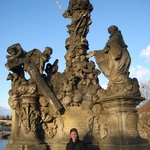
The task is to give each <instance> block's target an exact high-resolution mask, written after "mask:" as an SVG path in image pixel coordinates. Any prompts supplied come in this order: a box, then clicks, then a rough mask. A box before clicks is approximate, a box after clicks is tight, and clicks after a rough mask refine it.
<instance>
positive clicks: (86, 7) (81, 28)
mask: <svg viewBox="0 0 150 150" xmlns="http://www.w3.org/2000/svg"><path fill="white" fill-rule="evenodd" d="M92 10H93V6H92V5H91V4H90V2H89V0H82V1H81V0H70V2H69V6H68V9H67V10H66V11H65V12H64V14H63V16H64V17H65V18H71V19H72V23H71V25H68V26H67V27H68V29H69V31H68V32H69V34H70V35H72V36H73V35H74V36H76V35H78V36H81V37H85V36H86V35H87V33H88V31H89V29H88V25H90V24H91V23H92V21H91V19H90V12H91V11H92Z"/></svg>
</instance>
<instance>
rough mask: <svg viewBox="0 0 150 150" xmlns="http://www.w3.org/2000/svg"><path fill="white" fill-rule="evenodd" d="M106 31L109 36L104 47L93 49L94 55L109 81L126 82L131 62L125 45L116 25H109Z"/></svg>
mask: <svg viewBox="0 0 150 150" xmlns="http://www.w3.org/2000/svg"><path fill="white" fill-rule="evenodd" d="M108 32H109V33H110V37H109V40H108V41H107V43H106V45H105V47H104V49H103V50H96V51H94V57H95V59H96V62H97V64H98V66H99V68H100V69H101V71H102V72H103V73H104V75H105V76H106V77H107V78H108V79H109V81H110V82H111V83H122V82H126V80H127V79H128V76H129V67H130V63H131V58H130V55H129V52H128V50H127V45H126V44H125V42H124V39H123V37H122V34H121V31H120V30H118V27H117V26H115V25H112V26H110V27H109V28H108Z"/></svg>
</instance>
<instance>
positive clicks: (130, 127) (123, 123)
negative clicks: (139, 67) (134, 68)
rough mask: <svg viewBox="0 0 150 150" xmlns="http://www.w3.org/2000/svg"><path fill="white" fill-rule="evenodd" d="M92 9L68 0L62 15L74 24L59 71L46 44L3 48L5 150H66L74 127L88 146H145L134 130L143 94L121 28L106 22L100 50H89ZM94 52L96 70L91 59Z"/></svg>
mask: <svg viewBox="0 0 150 150" xmlns="http://www.w3.org/2000/svg"><path fill="white" fill-rule="evenodd" d="M92 9H93V7H92V4H91V3H90V2H89V0H82V1H81V0H80V1H79V0H70V2H69V6H68V9H67V10H66V11H65V12H64V14H63V16H64V17H65V18H70V19H71V20H72V22H71V24H70V25H67V28H68V33H69V35H70V37H68V38H67V39H66V50H67V52H66V55H65V59H66V69H65V70H64V72H62V73H60V72H57V70H58V60H57V59H56V60H55V62H54V63H52V64H51V63H49V58H50V56H51V54H52V49H51V48H50V47H46V48H45V50H44V52H41V51H40V50H38V49H33V50H31V51H29V52H26V51H25V50H23V48H22V47H21V45H20V44H18V43H17V44H14V45H12V46H10V47H9V48H8V49H7V52H8V54H9V55H7V56H6V58H7V63H6V67H7V69H8V70H10V71H11V73H9V74H8V77H7V80H11V90H10V91H9V100H8V103H9V105H10V107H11V108H12V110H13V114H12V120H13V125H12V131H11V137H10V139H9V142H8V144H7V147H6V150H20V149H21V150H23V149H26V150H31V149H36V150H64V149H65V147H66V143H67V142H68V139H69V130H70V129H71V128H74V127H75V128H77V129H78V131H79V136H80V137H81V139H83V140H84V141H85V142H86V143H87V146H88V150H99V149H101V150H120V149H122V150H138V149H139V150H141V149H142V150H148V142H147V141H146V140H143V139H142V138H140V136H139V133H138V130H137V122H138V120H137V117H138V116H137V113H136V110H135V107H136V105H138V104H139V103H140V101H141V100H143V98H141V97H140V96H141V95H140V92H139V84H138V81H137V79H136V78H133V79H131V78H129V67H130V62H131V58H130V55H129V52H128V50H127V45H126V44H125V42H124V39H123V36H122V34H121V31H120V30H119V29H118V27H116V26H114V25H113V26H110V27H109V29H108V32H109V33H110V34H111V36H110V38H109V40H108V41H107V43H106V46H105V47H104V49H103V50H95V51H93V52H88V49H89V47H88V46H89V45H88V41H87V39H86V35H87V33H88V31H89V25H90V24H91V23H92V21H91V19H90V13H91V11H92ZM93 55H94V56H95V59H96V62H97V64H98V66H99V69H97V68H96V67H95V63H94V61H92V60H89V58H90V57H92V56H93ZM25 72H27V73H28V74H29V75H30V78H29V79H26V77H25ZM101 72H102V73H104V75H105V76H106V77H107V78H108V80H109V84H108V88H107V89H106V90H104V89H103V88H102V87H101V86H100V83H99V80H98V75H100V74H101Z"/></svg>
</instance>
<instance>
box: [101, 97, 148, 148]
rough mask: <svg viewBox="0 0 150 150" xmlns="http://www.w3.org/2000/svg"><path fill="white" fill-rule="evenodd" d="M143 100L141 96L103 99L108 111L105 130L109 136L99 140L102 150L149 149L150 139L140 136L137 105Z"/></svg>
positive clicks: (105, 115)
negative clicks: (149, 141)
mask: <svg viewBox="0 0 150 150" xmlns="http://www.w3.org/2000/svg"><path fill="white" fill-rule="evenodd" d="M142 100H143V98H141V97H134V96H121V97H111V98H107V99H103V100H102V101H101V103H102V105H103V107H104V108H106V110H107V112H106V113H105V114H104V115H103V117H105V125H104V126H105V130H106V131H107V136H105V137H104V138H102V139H101V140H100V142H99V146H100V149H101V150H120V149H123V150H141V149H142V150H148V141H147V140H144V139H142V138H141V137H140V136H139V133H138V129H137V125H138V114H137V111H136V108H135V107H136V106H137V105H138V104H139V103H140V102H141V101H142Z"/></svg>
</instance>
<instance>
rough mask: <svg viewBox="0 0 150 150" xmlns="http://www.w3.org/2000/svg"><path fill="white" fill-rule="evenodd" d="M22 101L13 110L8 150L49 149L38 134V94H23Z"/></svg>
mask: <svg viewBox="0 0 150 150" xmlns="http://www.w3.org/2000/svg"><path fill="white" fill-rule="evenodd" d="M20 101H21V103H20V108H18V110H17V111H16V110H14V111H13V115H12V119H13V124H12V130H11V137H10V139H9V142H8V144H7V146H6V150H33V149H36V150H47V148H46V144H44V143H42V142H41V140H40V139H39V137H38V134H37V125H38V124H39V122H38V117H39V111H38V101H37V95H22V96H21V99H20Z"/></svg>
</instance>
